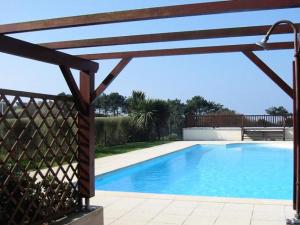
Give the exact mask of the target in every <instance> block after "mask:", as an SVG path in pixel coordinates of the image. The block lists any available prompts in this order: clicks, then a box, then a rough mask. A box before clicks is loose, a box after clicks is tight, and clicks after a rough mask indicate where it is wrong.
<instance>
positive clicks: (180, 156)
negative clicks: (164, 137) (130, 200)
mask: <svg viewBox="0 0 300 225" xmlns="http://www.w3.org/2000/svg"><path fill="white" fill-rule="evenodd" d="M292 158H293V153H292V149H289V148H279V147H274V146H271V145H263V144H229V145H195V146H192V147H189V148H186V149H183V150H181V151H178V152H174V153H171V154H168V155H165V156H162V157H159V158H155V159H152V160H149V161H146V162H142V163H139V164H136V165H133V166H130V167H127V168H124V169H120V170H117V171H114V172H110V173H107V174H104V175H101V176H98V177H96V189H98V190H109V191H127V192H146V193H161V194H180V195H181V194H182V195H200V196H220V197H239V198H267V199H292V177H293V176H292V172H293V170H292Z"/></svg>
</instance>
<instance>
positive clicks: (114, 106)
mask: <svg viewBox="0 0 300 225" xmlns="http://www.w3.org/2000/svg"><path fill="white" fill-rule="evenodd" d="M125 100H126V98H125V97H124V96H122V95H120V94H119V93H117V92H113V93H110V94H109V95H106V94H102V95H100V96H99V97H98V99H97V100H96V102H95V108H96V112H97V113H98V114H99V115H101V114H102V115H105V116H107V115H109V114H111V115H113V116H117V115H119V114H121V113H125V112H126V101H125Z"/></svg>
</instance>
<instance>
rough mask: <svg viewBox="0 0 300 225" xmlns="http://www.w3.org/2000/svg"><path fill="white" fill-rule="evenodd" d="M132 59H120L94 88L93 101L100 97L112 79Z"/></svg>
mask: <svg viewBox="0 0 300 225" xmlns="http://www.w3.org/2000/svg"><path fill="white" fill-rule="evenodd" d="M131 59H132V58H125V59H122V60H121V61H120V62H119V63H118V64H117V65H116V66H115V68H114V69H113V70H112V71H111V72H110V73H109V74H108V75H107V76H106V77H105V79H104V80H103V81H102V82H101V84H100V85H99V86H98V87H97V88H96V90H95V93H94V100H95V99H96V98H97V97H98V96H99V95H101V94H102V93H103V92H104V91H105V89H106V88H107V87H108V86H109V85H110V84H111V82H113V80H114V79H116V78H117V76H118V75H119V74H120V73H121V72H122V70H123V69H124V68H125V67H126V66H127V65H128V63H129V62H130V61H131Z"/></svg>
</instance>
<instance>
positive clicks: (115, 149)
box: [95, 141, 171, 158]
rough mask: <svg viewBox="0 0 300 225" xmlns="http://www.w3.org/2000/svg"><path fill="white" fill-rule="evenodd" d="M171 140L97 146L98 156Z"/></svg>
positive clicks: (151, 145) (129, 150)
mask: <svg viewBox="0 0 300 225" xmlns="http://www.w3.org/2000/svg"><path fill="white" fill-rule="evenodd" d="M169 142H171V141H148V142H134V143H127V144H124V145H116V146H112V147H96V154H95V155H96V158H100V157H104V156H109V155H116V154H121V153H125V152H131V151H135V150H138V149H142V148H149V147H153V146H156V145H161V144H166V143H169Z"/></svg>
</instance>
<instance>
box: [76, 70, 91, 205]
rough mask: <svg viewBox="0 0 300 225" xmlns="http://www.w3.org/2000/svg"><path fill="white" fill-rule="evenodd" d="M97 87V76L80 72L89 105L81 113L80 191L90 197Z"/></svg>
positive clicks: (83, 93) (82, 92)
mask: <svg viewBox="0 0 300 225" xmlns="http://www.w3.org/2000/svg"><path fill="white" fill-rule="evenodd" d="M94 89H95V76H94V74H88V73H86V72H83V71H81V72H80V93H81V96H82V98H83V101H84V102H85V103H86V104H87V105H88V107H87V108H86V110H85V111H83V112H80V113H79V132H78V134H79V153H78V158H79V166H78V167H79V177H80V179H79V191H80V193H81V195H82V197H83V198H85V199H86V207H88V199H89V198H90V197H92V196H94V195H95V187H94V178H95V171H94V167H95V163H94V158H95V110H94V106H93V105H92V104H90V103H91V102H92V100H93V99H92V95H93V93H94Z"/></svg>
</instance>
